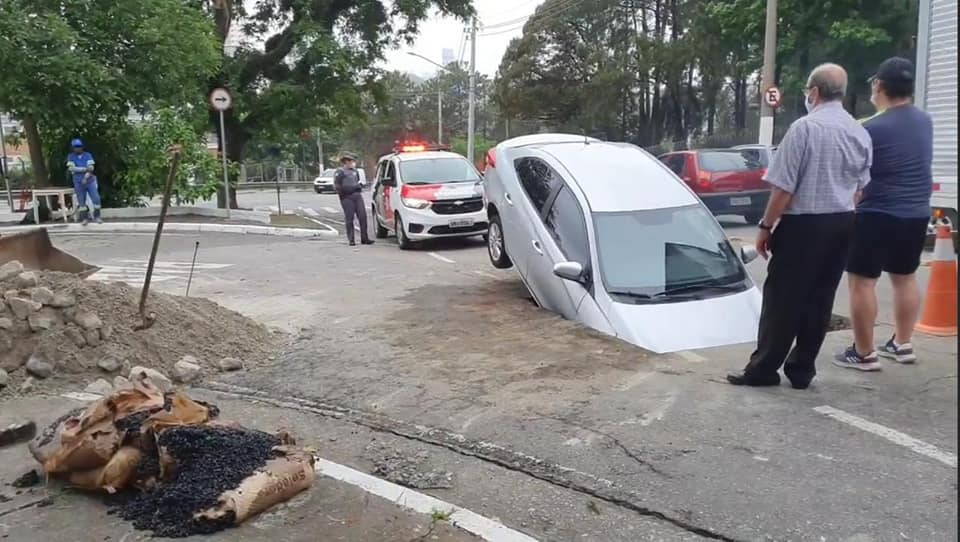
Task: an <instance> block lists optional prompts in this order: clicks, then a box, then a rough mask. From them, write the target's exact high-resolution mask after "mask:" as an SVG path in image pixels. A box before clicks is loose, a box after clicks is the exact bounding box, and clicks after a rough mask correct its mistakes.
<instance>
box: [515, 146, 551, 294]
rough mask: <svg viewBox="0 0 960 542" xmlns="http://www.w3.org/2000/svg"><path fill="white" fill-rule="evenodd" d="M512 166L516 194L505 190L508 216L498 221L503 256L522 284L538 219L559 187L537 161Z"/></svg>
mask: <svg viewBox="0 0 960 542" xmlns="http://www.w3.org/2000/svg"><path fill="white" fill-rule="evenodd" d="M513 165H514V170H515V171H516V173H517V180H518V181H519V183H520V190H510V188H509V186H505V188H506V193H505V194H504V199H505V200H506V202H507V209H506V210H505V212H504V214H506V215H508V216H505V217H504V216H501V219H502V220H503V230H504V241H505V243H506V247H507V254H509V255H510V259H511V260H513V265H514V266H515V267H516V268H517V272H519V273H520V276H521V277H523V279H524V281H528V277H527V264H528V263H529V262H530V261H531V254H532V253H533V252H534V250H535V247H534V242H537V243H540V236H539V234H538V233H537V228H538V227H540V228H542V219H541V215H542V213H543V210H544V209H545V208H546V206H547V200H548V199H549V198H550V195H551V194H552V192H553V190H554V189H556V188H557V187H558V186H559V184H560V178H559V176H555V175H554V174H553V170H552V169H551V168H550V166H549V165H547V163H546V162H545V161H544V160H543V159H541V158H537V157H533V156H523V157H519V158H516V159H515V160H514V162H513ZM504 184H505V185H506V183H504ZM517 192H519V193H517ZM527 286H528V288H529V289H530V293H531V294H533V296H534V298H536V300H537V302H538V303H541V305H542V304H543V303H542V302H541V301H540V299H539V298H538V297H537V296H538V294H537V292H535V291H534V289H533V288H532V287H531V286H530V285H529V283H528V285H527Z"/></svg>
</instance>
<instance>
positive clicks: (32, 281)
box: [17, 271, 39, 288]
mask: <svg viewBox="0 0 960 542" xmlns="http://www.w3.org/2000/svg"><path fill="white" fill-rule="evenodd" d="M38 282H39V279H37V274H36V273H34V272H33V271H24V272H23V273H20V274H19V275H17V288H33V287H34V286H36V285H37V283H38Z"/></svg>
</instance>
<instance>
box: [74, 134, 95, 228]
mask: <svg viewBox="0 0 960 542" xmlns="http://www.w3.org/2000/svg"><path fill="white" fill-rule="evenodd" d="M70 146H71V147H73V152H71V153H70V155H69V156H67V170H68V171H70V174H71V176H72V177H73V191H74V193H75V194H76V198H77V211H78V212H79V213H80V219H81V220H82V221H83V225H84V226H86V225H87V221H88V220H89V217H88V215H87V199H89V200H90V207H91V208H92V211H93V213H92V214H93V219H94V220H95V221H96V222H97V223H98V224H102V223H103V219H101V218H100V188H99V187H98V186H97V176H96V175H94V174H93V167H94V160H93V155H92V154H90V153H89V152H87V151H85V150H83V141H81V140H80V139H74V140H73V141H72V142H71V143H70Z"/></svg>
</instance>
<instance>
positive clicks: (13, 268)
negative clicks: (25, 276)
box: [0, 260, 23, 281]
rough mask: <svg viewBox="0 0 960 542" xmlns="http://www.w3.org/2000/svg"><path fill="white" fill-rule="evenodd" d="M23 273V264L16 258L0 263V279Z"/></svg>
mask: <svg viewBox="0 0 960 542" xmlns="http://www.w3.org/2000/svg"><path fill="white" fill-rule="evenodd" d="M20 273H23V264H21V263H20V262H18V261H17V260H13V261H12V262H7V263H5V264H3V265H0V281H4V280H7V279H11V278H13V277H15V276H17V275H19V274H20Z"/></svg>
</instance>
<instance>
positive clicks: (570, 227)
mask: <svg viewBox="0 0 960 542" xmlns="http://www.w3.org/2000/svg"><path fill="white" fill-rule="evenodd" d="M544 223H545V224H546V226H547V231H549V232H550V236H551V237H553V240H554V241H556V242H557V246H559V247H560V251H561V252H563V255H564V256H565V257H566V258H567V260H568V261H573V262H577V263H579V264H581V265H583V266H584V267H587V266H589V264H590V242H589V240H588V237H587V225H586V223H585V222H584V219H583V211H582V210H581V209H580V204H579V203H578V202H577V198H576V196H574V195H573V193H572V192H570V189H569V188H566V187H564V188H561V189H560V192H558V193H557V197H556V198H555V199H554V200H553V205H551V206H550V210H549V211H547V216H546V219H545V220H544Z"/></svg>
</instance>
